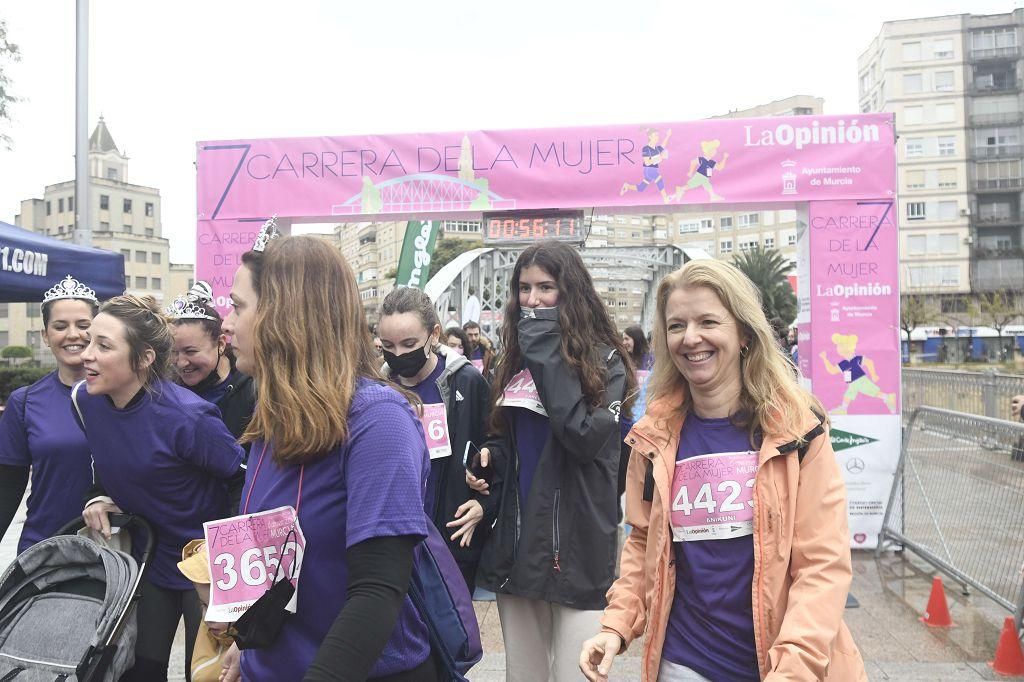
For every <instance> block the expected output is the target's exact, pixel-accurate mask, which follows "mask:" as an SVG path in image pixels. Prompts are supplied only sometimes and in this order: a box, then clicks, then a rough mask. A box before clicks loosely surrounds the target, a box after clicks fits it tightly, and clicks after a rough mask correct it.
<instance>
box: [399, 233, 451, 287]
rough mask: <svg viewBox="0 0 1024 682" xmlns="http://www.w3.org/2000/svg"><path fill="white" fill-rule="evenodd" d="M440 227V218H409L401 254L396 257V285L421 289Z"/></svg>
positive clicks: (428, 270) (425, 281)
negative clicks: (399, 256)
mask: <svg viewBox="0 0 1024 682" xmlns="http://www.w3.org/2000/svg"><path fill="white" fill-rule="evenodd" d="M440 228H441V221H440V220H410V221H409V224H408V225H407V226H406V228H405V241H403V242H402V256H401V258H399V259H398V276H397V277H395V286H396V287H416V288H417V289H422V288H423V285H424V284H426V283H427V275H428V274H429V273H430V258H431V256H433V254H434V244H435V243H436V242H437V233H438V231H439V230H440Z"/></svg>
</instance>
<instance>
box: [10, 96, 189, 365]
mask: <svg viewBox="0 0 1024 682" xmlns="http://www.w3.org/2000/svg"><path fill="white" fill-rule="evenodd" d="M128 161H129V158H128V156H126V155H125V154H123V153H122V152H121V151H120V150H119V149H118V147H117V144H115V142H114V138H113V136H112V135H111V133H110V130H109V128H108V127H107V124H106V122H105V121H104V119H103V117H102V116H101V117H100V120H99V123H98V124H97V125H96V128H95V129H94V130H93V133H92V135H91V136H90V138H89V174H90V181H89V205H90V214H91V215H90V216H89V223H90V225H91V226H92V229H93V233H92V240H93V246H94V247H96V248H99V249H106V250H108V251H113V252H120V253H121V254H122V255H123V256H124V267H125V282H124V285H125V289H126V290H127V292H129V293H136V294H149V295H152V296H153V297H154V298H156V299H157V300H158V301H170V300H171V299H172V298H173V297H174V296H177V295H178V294H181V293H184V292H185V291H187V290H188V288H189V287H191V286H192V282H193V279H192V278H193V276H194V275H193V272H194V269H195V268H194V266H193V265H192V264H187V263H182V264H177V263H171V262H170V257H169V256H170V246H169V242H168V240H167V239H165V238H164V237H163V227H162V224H161V221H160V202H161V199H160V190H159V189H157V188H155V187H148V186H145V185H136V184H133V183H130V182H128ZM14 222H15V224H16V225H17V226H18V227H22V228H24V229H27V230H32V231H33V232H38V233H40V234H44V235H47V236H49V237H53V238H55V239H66V240H69V241H70V240H73V239H74V234H75V228H76V225H75V182H74V180H67V181H64V182H59V183H56V184H53V185H47V186H46V187H45V188H44V189H43V196H42V198H32V199H25V200H23V201H22V202H21V211H20V213H18V215H16V216H15V219H14ZM64 274H67V273H56V274H55V275H54V276H55V277H63V276H64ZM71 274H74V273H71ZM54 281H56V280H54ZM41 329H42V316H41V313H40V310H39V305H38V304H36V303H11V304H8V305H0V347H3V346H6V345H27V346H30V347H32V348H33V349H35V350H38V351H40V352H42V353H43V355H42V356H41V357H43V358H44V359H45V351H43V350H42V349H43V348H44V346H43V343H42V338H41Z"/></svg>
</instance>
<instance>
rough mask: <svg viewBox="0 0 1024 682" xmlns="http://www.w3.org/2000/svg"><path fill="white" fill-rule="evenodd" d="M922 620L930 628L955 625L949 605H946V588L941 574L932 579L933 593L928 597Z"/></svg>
mask: <svg viewBox="0 0 1024 682" xmlns="http://www.w3.org/2000/svg"><path fill="white" fill-rule="evenodd" d="M921 622H922V623H924V624H925V625H927V626H928V627H930V628H951V627H953V619H952V618H950V616H949V606H947V605H946V590H944V589H943V587H942V578H940V577H939V576H935V577H934V578H933V579H932V593H931V595H930V596H929V597H928V608H926V609H925V612H924V616H922V617H921Z"/></svg>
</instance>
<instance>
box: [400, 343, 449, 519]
mask: <svg viewBox="0 0 1024 682" xmlns="http://www.w3.org/2000/svg"><path fill="white" fill-rule="evenodd" d="M444 367H445V357H444V356H443V355H438V356H437V367H435V368H434V371H433V372H431V373H430V376H428V377H427V378H426V379H424V380H423V381H421V382H420V383H418V384H416V385H415V386H410V387H409V388H410V389H411V390H412V392H413V393H415V394H416V395H418V396H419V397H420V400H422V401H423V404H424V405H436V404H438V403H441V402H444V401H443V400H442V399H441V389H439V388H438V387H437V380H438V379H440V378H441V375H442V374H443V373H444ZM392 379H394V380H396V381H397V377H396V376H392ZM444 465H445V458H443V457H441V458H438V459H434V460H431V462H430V475H429V476H428V477H427V491H426V494H425V495H424V496H423V500H424V503H425V507H424V508H425V509H426V511H427V513H428V514H430V516H431V518H433V516H434V506H435V504H436V503H437V482H438V481H439V480H440V478H441V472H442V471H443V470H444Z"/></svg>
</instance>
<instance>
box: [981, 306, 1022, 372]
mask: <svg viewBox="0 0 1024 682" xmlns="http://www.w3.org/2000/svg"><path fill="white" fill-rule="evenodd" d="M976 306H977V308H976V311H977V316H978V318H979V319H981V320H982V321H983V322H984V323H985V324H986V325H988V326H989V327H992V328H993V329H995V330H996V337H997V339H998V343H999V359H1000V360H1003V359H1005V356H1006V351H1007V348H1006V346H1005V345H1004V344H1003V329H1005V328H1006V326H1007V325H1009V324H1010V323H1011V322H1013V321H1014V320H1015V319H1017V317H1018V316H1020V314H1021V310H1020V306H1019V305H1018V301H1017V299H1016V298H1015V297H1014V295H1013V294H1012V293H1011V292H1008V291H1006V292H1003V291H994V292H990V293H984V294H979V295H978V301H977V304H976ZM1011 348H1012V345H1011ZM1011 353H1012V350H1011Z"/></svg>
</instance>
